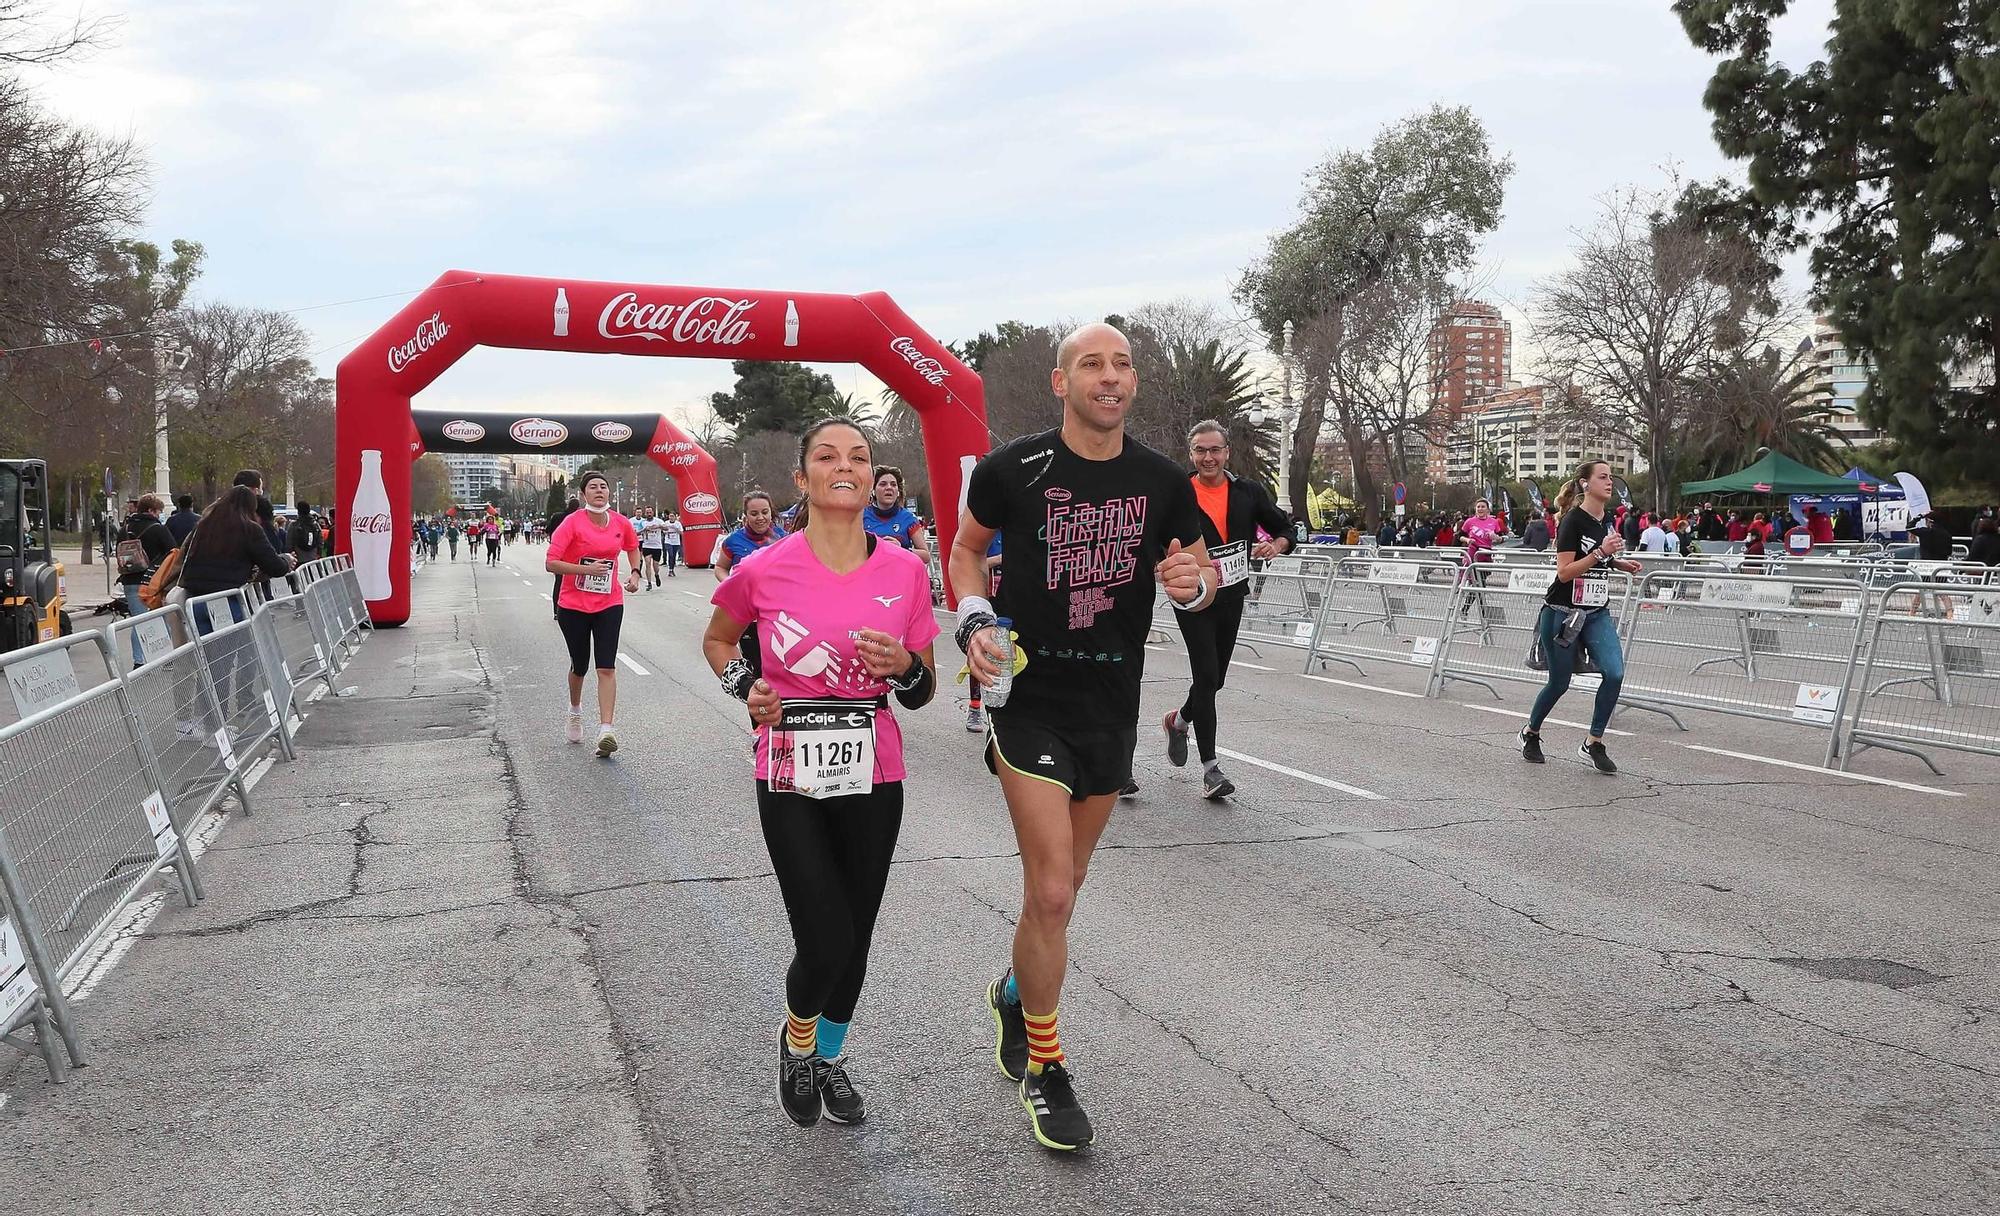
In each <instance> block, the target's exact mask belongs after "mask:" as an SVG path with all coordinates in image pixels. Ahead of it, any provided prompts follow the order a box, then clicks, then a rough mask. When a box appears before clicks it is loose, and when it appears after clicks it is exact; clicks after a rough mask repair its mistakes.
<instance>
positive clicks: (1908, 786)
mask: <svg viewBox="0 0 2000 1216" xmlns="http://www.w3.org/2000/svg"><path fill="white" fill-rule="evenodd" d="M1681 746H1682V747H1685V748H1687V749H1688V750H1689V751H1695V752H1709V753H1711V754H1712V755H1717V756H1734V757H1735V758H1736V759H1738V760H1755V761H1756V762H1757V763H1759V764H1776V765H1779V766H1781V767H1783V768H1795V769H1799V770H1801V771H1802V772H1808V773H1825V774H1826V775H1827V776H1829V777H1845V778H1847V779H1848V780H1849V781H1866V782H1868V783H1869V784H1870V785H1892V786H1895V787H1896V788H1897V789H1899V790H1914V791H1916V792H1917V793H1919V794H1936V795H1938V796H1939V797H1941V798H1963V797H1965V795H1964V794H1963V793H1961V792H1960V791H1958V790H1941V789H1939V788H1938V787H1936V786H1935V785H1918V784H1917V783H1916V782H1914V781H1891V780H1889V779H1888V778H1887V777H1870V776H1868V775H1867V774H1865V773H1843V772H1841V771H1840V770H1839V769H1837V768H1821V767H1820V766H1819V765H1817V764H1800V763H1799V762H1798V761H1796V760H1780V759H1778V758H1777V757H1775V756H1758V755H1753V754H1751V753H1750V752H1732V751H1730V750H1728V749H1727V748H1722V747H1703V746H1702V745H1701V744H1699V743H1683V744H1681Z"/></svg>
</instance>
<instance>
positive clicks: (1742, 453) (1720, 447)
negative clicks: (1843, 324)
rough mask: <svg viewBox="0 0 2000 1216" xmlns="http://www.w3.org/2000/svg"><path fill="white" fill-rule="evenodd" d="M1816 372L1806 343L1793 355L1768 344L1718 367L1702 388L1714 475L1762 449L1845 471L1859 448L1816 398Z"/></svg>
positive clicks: (1705, 459) (1705, 451) (1704, 440)
mask: <svg viewBox="0 0 2000 1216" xmlns="http://www.w3.org/2000/svg"><path fill="white" fill-rule="evenodd" d="M1815 376H1816V369H1815V367H1814V365H1813V360H1812V356H1811V346H1810V345H1808V344H1804V343H1802V344H1801V345H1800V347H1799V349H1798V350H1797V351H1795V352H1793V354H1792V355H1791V356H1790V357H1789V358H1787V357H1786V356H1784V355H1782V354H1780V353H1779V352H1778V350H1777V348H1776V347H1771V346H1766V347H1765V348H1764V349H1763V350H1762V351H1760V352H1758V353H1757V354H1754V355H1746V354H1744V353H1743V352H1741V351H1738V352H1735V353H1733V354H1731V355H1730V357H1729V359H1728V361H1727V362H1724V363H1722V364H1721V365H1720V366H1718V367H1716V368H1715V369H1714V371H1713V372H1712V373H1711V374H1710V376H1709V377H1708V382H1707V383H1706V384H1705V385H1703V386H1702V391H1703V392H1704V393H1705V395H1706V396H1707V397H1708V399H1709V400H1708V403H1707V404H1708V408H1707V409H1705V410H1703V411H1702V414H1703V415H1704V416H1705V418H1706V425H1705V427H1704V428H1703V430H1702V433H1701V434H1700V436H1699V440H1700V442H1699V445H1698V450H1699V451H1700V453H1701V463H1702V464H1704V465H1706V466H1707V469H1708V473H1709V475H1710V476H1715V475H1718V474H1722V473H1728V472H1732V471H1734V470H1736V469H1739V468H1742V467H1743V466H1744V465H1746V464H1749V463H1750V462H1751V461H1753V460H1755V459H1757V452H1758V449H1760V448H1769V449H1770V450H1772V451H1774V452H1782V453H1784V454H1785V455H1787V456H1790V457H1791V458H1792V459H1793V460H1796V461H1798V462H1799V463H1801V464H1805V465H1810V466H1812V467H1813V468H1816V469H1821V470H1824V471H1825V472H1828V473H1837V472H1839V471H1840V469H1841V466H1842V465H1843V464H1845V463H1846V462H1847V460H1848V458H1849V457H1851V456H1852V455H1853V452H1852V450H1851V448H1850V447H1849V445H1848V443H1847V437H1846V436H1844V435H1842V434H1841V433H1840V431H1839V430H1838V429H1837V428H1836V427H1835V426H1834V425H1833V423H1832V422H1831V421H1830V420H1829V419H1828V418H1827V416H1826V414H1825V413H1824V411H1823V410H1822V408H1821V406H1820V404H1819V403H1818V402H1817V401H1815V400H1814V399H1813V396H1812V391H1811V390H1812V384H1813V381H1814V378H1815Z"/></svg>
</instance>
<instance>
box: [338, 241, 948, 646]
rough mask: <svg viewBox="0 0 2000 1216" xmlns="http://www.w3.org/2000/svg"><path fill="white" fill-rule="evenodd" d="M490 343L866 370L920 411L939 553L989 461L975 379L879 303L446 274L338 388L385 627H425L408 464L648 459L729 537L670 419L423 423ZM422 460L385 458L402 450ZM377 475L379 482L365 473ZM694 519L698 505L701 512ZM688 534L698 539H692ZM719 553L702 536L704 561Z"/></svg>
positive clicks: (872, 297)
mask: <svg viewBox="0 0 2000 1216" xmlns="http://www.w3.org/2000/svg"><path fill="white" fill-rule="evenodd" d="M475 346H497V347H504V348H509V349H514V350H552V351H575V352H579V353H586V354H613V355H658V356H665V357H670V358H681V359H764V360H798V361H801V362H809V363H858V364H860V365H861V366H863V367H865V368H867V369H868V370H869V371H870V372H872V373H873V374H874V375H875V377H876V378H877V379H879V380H881V381H882V382H883V383H884V384H886V385H888V386H889V388H890V389H891V390H893V391H894V392H895V393H896V394H897V395H898V396H900V397H902V399H903V400H905V401H907V402H909V403H910V405H911V406H912V407H913V408H914V409H915V410H916V412H917V417H918V420H919V422H920V423H921V425H922V428H923V435H924V463H925V465H926V467H927V469H928V471H929V474H930V485H931V500H932V501H933V502H934V503H936V504H938V511H937V524H938V527H937V532H938V545H939V549H940V551H941V552H948V551H949V550H950V547H951V542H952V538H953V536H954V535H955V534H956V532H957V530H958V510H959V508H960V507H961V506H962V504H963V501H964V479H965V478H966V477H967V476H969V475H970V472H971V469H972V466H973V464H974V462H976V461H977V460H978V458H979V457H980V456H983V455H985V453H986V450H987V431H986V397H985V391H984V389H983V387H982V385H981V384H980V382H979V377H978V376H977V375H975V374H974V373H973V371H972V370H971V369H970V368H968V367H966V366H965V365H964V364H963V363H960V362H959V361H958V359H957V358H956V357H954V356H953V355H952V353H951V352H950V351H949V350H947V349H946V348H945V347H944V346H943V345H942V344H940V343H938V342H937V341H936V340H935V339H933V338H931V337H930V335H928V334H926V333H925V332H924V331H923V330H921V329H919V328H918V327H917V325H916V323H915V322H914V321H912V320H910V318H909V317H908V316H907V315H905V314H904V312H903V310H902V309H900V308H898V307H897V306H896V303H895V301H893V300H891V299H890V298H889V297H888V296H886V295H884V294H882V293H881V292H869V293H867V294H864V295H852V296H847V295H827V294H821V293H810V292H784V291H747V290H736V289H733V288H732V289H723V288H714V287H656V286H647V285H642V284H630V283H596V282H589V281H585V280H580V279H538V278H523V277H519V276H514V275H481V274H474V273H471V272H469V271H456V270H454V271H447V272H445V274H443V275H442V276H440V277H439V279H438V280H437V282H435V283H433V284H431V286H430V287H429V288H427V289H426V290H425V291H424V292H423V294H421V295H419V296H418V297H417V298H416V299H414V300H412V301H411V302H410V303H409V304H408V305H407V306H405V307H404V308H403V310H402V311H401V312H399V313H397V314H396V316H395V317H394V318H392V319H391V320H390V321H389V323H388V324H387V325H384V326H383V327H382V328H381V329H379V330H377V331H376V332H375V334H374V335H373V336H372V337H370V338H369V339H368V340H366V341H365V342H363V343H361V345H359V346H357V347H355V348H354V350H353V351H352V352H350V353H349V354H348V356H347V357H346V358H344V359H342V360H341V361H340V368H339V371H338V372H337V373H336V376H335V413H334V431H335V445H334V446H335V468H334V476H335V481H336V494H337V498H336V502H337V503H338V504H339V506H340V508H341V510H342V512H343V517H342V518H340V519H339V520H337V525H338V526H337V527H336V529H335V547H336V549H337V550H339V551H341V552H347V553H352V554H353V555H354V564H355V572H356V574H357V575H359V577H360V581H361V585H362V589H363V594H364V595H366V597H367V599H368V614H369V616H370V618H371V619H373V620H374V622H375V623H376V624H378V625H400V624H402V623H403V622H404V621H406V620H408V619H409V616H410V572H409V563H408V562H407V561H396V560H392V558H393V555H396V554H401V553H407V552H408V551H409V545H410V529H411V524H412V520H411V516H410V462H411V461H413V460H415V459H416V457H418V456H419V455H421V454H423V452H424V451H425V450H429V451H433V452H448V451H464V452H534V451H545V452H635V453H636V452H639V451H645V452H646V453H647V454H648V455H650V456H651V457H652V458H653V460H654V461H655V462H656V463H658V464H659V465H660V466H661V467H663V468H665V469H666V470H667V472H668V473H670V474H672V475H673V476H674V478H675V481H676V483H677V486H678V488H679V490H680V494H681V508H682V509H681V513H682V516H683V518H684V522H687V523H688V524H690V525H693V524H694V523H695V522H696V517H697V516H699V517H701V519H700V522H701V526H702V527H703V528H704V529H705V530H706V531H709V532H712V531H713V530H715V529H717V528H719V527H720V525H721V522H722V516H721V511H722V507H723V505H724V501H725V500H726V499H728V498H730V497H733V495H725V494H723V493H722V492H721V488H720V486H719V485H718V483H717V481H716V473H715V461H714V459H713V458H712V457H711V456H710V455H709V454H708V453H707V452H705V451H703V450H702V449H701V448H700V447H699V446H698V445H696V444H695V443H694V442H693V441H692V440H691V439H690V438H689V437H688V436H687V435H685V434H684V433H682V432H681V431H680V429H679V428H678V427H676V426H674V424H673V423H671V422H669V421H668V420H667V419H665V418H663V417H660V416H659V415H657V414H619V415H595V416H593V415H588V414H583V415H560V416H549V415H541V414H535V415H527V414H495V413H475V414H466V413H454V414H440V413H433V412H430V411H426V412H425V413H423V414H422V415H413V414H412V412H411V408H410V403H411V399H412V398H414V397H416V395H417V394H418V393H421V392H422V391H423V390H424V389H425V388H426V387H428V386H429V385H430V384H431V382H432V381H434V380H436V379H437V378H438V376H439V375H441V374H442V373H443V372H444V370H445V369H446V368H448V367H450V366H451V365H452V364H454V363H456V362H457V361H458V360H459V359H461V358H463V357H464V356H465V354H466V352H467V351H470V350H471V349H472V348H473V347H475ZM399 445H400V446H401V447H403V448H404V449H406V450H407V452H408V453H409V458H408V459H406V460H405V459H396V460H384V459H382V454H383V453H385V452H393V451H395V450H396V449H397V448H398V446H399ZM364 470H365V471H366V474H367V475H366V476H365V477H364V475H363V474H364ZM696 508H701V510H697V509H696ZM689 531H690V533H692V532H693V531H694V528H693V527H692V526H691V527H690V528H689ZM712 549H713V545H712V543H711V544H708V545H702V544H697V543H695V538H694V536H692V535H690V536H689V538H688V546H687V553H688V555H689V557H690V558H696V557H699V559H700V560H702V561H706V559H707V555H708V554H709V552H711V551H712Z"/></svg>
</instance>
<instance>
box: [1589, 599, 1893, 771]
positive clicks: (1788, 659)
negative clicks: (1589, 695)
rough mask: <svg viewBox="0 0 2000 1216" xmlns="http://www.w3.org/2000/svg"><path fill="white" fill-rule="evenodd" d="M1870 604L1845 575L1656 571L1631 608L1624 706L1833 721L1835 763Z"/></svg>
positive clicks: (1829, 757)
mask: <svg viewBox="0 0 2000 1216" xmlns="http://www.w3.org/2000/svg"><path fill="white" fill-rule="evenodd" d="M1867 605H1868V600H1867V592H1866V591H1865V589H1863V588H1862V587H1861V586H1860V585H1859V584H1856V583H1853V582H1848V581H1844V580H1838V579H1800V578H1785V579H1781V578H1772V577H1753V576H1745V577H1718V576H1714V575H1702V574H1660V573H1656V574H1648V575H1646V576H1645V579H1644V581H1642V582H1641V583H1640V585H1639V590H1638V595H1637V597H1636V598H1635V599H1634V601H1633V602H1632V603H1631V604H1630V605H1629V606H1628V609H1627V612H1628V619H1627V620H1626V622H1625V687H1624V692H1623V694H1622V695H1621V696H1620V698H1619V701H1620V704H1629V705H1632V706H1634V707H1637V708H1645V709H1660V710H1662V711H1665V710H1668V709H1672V708H1682V709H1703V710H1708V711H1710V712H1713V713H1722V714H1731V715H1734V716H1736V717H1743V718H1758V719H1762V720H1764V721H1771V722H1793V723H1801V724H1804V725H1807V726H1809V727H1812V728H1815V729H1818V728H1825V730H1824V733H1825V735H1826V746H1825V750H1824V754H1823V755H1822V757H1821V759H1820V763H1821V764H1823V765H1830V764H1831V763H1832V762H1833V758H1834V755H1835V753H1836V751H1837V749H1838V746H1839V730H1838V729H1837V727H1838V723H1839V722H1840V718H1841V715H1842V713H1843V712H1844V710H1845V708H1846V697H1847V689H1848V686H1849V683H1850V681H1851V679H1852V676H1853V671H1854V664H1855V661H1856V659H1857V657H1858V656H1859V654H1860V649H1861V641H1862V626H1863V623H1864V621H1865V620H1866V617H1867Z"/></svg>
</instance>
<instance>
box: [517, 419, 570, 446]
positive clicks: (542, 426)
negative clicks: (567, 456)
mask: <svg viewBox="0 0 2000 1216" xmlns="http://www.w3.org/2000/svg"><path fill="white" fill-rule="evenodd" d="M507 433H508V434H509V435H512V436H513V437H514V442H515V443H525V444H528V445H530V446H532V447H538V448H552V447H554V446H556V445H557V444H559V443H561V442H562V441H563V440H565V439H568V438H569V428H568V427H566V426H564V425H563V424H562V423H560V422H557V421H556V420H555V419H553V418H523V419H521V420H520V421H519V422H517V423H515V424H514V425H513V426H510V427H508V428H507Z"/></svg>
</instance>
